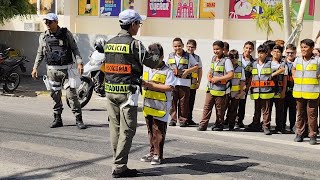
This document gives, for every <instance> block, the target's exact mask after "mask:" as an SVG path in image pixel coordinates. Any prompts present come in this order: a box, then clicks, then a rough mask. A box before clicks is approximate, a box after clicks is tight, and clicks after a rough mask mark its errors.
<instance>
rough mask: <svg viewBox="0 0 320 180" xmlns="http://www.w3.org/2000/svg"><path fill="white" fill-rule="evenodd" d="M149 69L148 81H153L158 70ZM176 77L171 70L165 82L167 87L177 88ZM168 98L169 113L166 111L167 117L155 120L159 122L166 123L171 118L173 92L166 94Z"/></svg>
mask: <svg viewBox="0 0 320 180" xmlns="http://www.w3.org/2000/svg"><path fill="white" fill-rule="evenodd" d="M143 68H146V67H143ZM148 69H149V73H148V74H149V77H148V79H151V78H152V77H153V76H154V74H156V73H157V70H156V69H151V68H148ZM176 79H177V78H176V77H175V75H174V74H173V71H171V70H169V72H168V74H167V78H166V82H165V85H168V86H173V87H174V86H175V85H176ZM166 96H167V111H166V115H165V116H164V117H162V118H158V117H156V118H155V119H157V120H160V121H164V122H168V119H169V116H170V109H171V104H172V92H171V91H169V92H166Z"/></svg>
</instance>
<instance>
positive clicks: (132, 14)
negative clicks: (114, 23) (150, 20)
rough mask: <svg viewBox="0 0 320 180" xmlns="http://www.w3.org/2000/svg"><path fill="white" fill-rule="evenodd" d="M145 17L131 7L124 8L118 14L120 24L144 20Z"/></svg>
mask: <svg viewBox="0 0 320 180" xmlns="http://www.w3.org/2000/svg"><path fill="white" fill-rule="evenodd" d="M146 19H147V17H146V16H143V15H139V13H138V12H137V11H135V10H133V9H126V10H124V11H122V12H121V13H120V14H119V22H120V25H128V24H131V23H133V22H135V21H144V20H146Z"/></svg>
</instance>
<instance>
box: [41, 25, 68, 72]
mask: <svg viewBox="0 0 320 180" xmlns="http://www.w3.org/2000/svg"><path fill="white" fill-rule="evenodd" d="M67 32H68V29H67V28H59V29H58V31H57V32H56V34H55V35H53V34H47V33H45V36H44V41H45V42H46V46H45V49H46V53H45V55H44V60H45V62H46V63H47V65H54V66H63V65H69V64H72V63H73V59H72V51H71V48H70V46H69V42H68V37H67Z"/></svg>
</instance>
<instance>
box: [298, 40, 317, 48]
mask: <svg viewBox="0 0 320 180" xmlns="http://www.w3.org/2000/svg"><path fill="white" fill-rule="evenodd" d="M301 44H305V45H307V46H309V47H314V41H313V40H312V39H303V40H302V41H300V45H301Z"/></svg>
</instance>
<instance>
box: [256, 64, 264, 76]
mask: <svg viewBox="0 0 320 180" xmlns="http://www.w3.org/2000/svg"><path fill="white" fill-rule="evenodd" d="M264 65H265V63H263V64H261V65H260V64H259V63H257V69H258V75H259V76H260V74H261V70H262V68H263V66H264Z"/></svg>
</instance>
